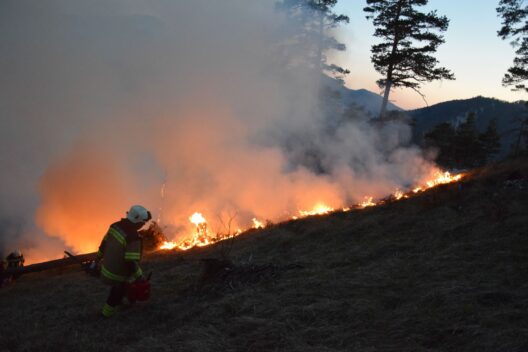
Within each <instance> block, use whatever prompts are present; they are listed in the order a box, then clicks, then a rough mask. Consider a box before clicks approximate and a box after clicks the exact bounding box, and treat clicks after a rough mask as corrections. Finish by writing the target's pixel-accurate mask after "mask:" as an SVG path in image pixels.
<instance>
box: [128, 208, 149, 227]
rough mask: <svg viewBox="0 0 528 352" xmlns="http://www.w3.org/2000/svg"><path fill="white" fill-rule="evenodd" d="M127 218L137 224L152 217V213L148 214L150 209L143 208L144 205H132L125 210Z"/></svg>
mask: <svg viewBox="0 0 528 352" xmlns="http://www.w3.org/2000/svg"><path fill="white" fill-rule="evenodd" d="M127 219H128V220H130V221H131V222H133V223H134V224H137V223H140V222H147V221H149V220H150V219H152V215H150V211H148V210H147V209H145V207H143V206H141V205H133V206H131V207H130V210H129V211H127Z"/></svg>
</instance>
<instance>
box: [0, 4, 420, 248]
mask: <svg viewBox="0 0 528 352" xmlns="http://www.w3.org/2000/svg"><path fill="white" fill-rule="evenodd" d="M0 7H1V10H0V17H1V18H0V20H1V21H0V67H1V70H2V72H5V73H6V76H5V77H3V79H2V83H1V86H0V90H1V91H0V93H1V94H0V96H1V98H0V99H2V101H1V104H0V109H1V110H0V114H1V119H2V121H1V129H0V144H1V147H0V158H1V159H0V161H1V162H2V165H3V166H4V172H3V173H2V176H1V182H2V190H1V196H0V219H2V221H3V222H4V223H5V226H4V228H3V230H2V235H1V237H0V238H2V239H3V241H4V248H3V249H4V250H8V249H10V248H13V247H16V246H18V247H21V248H22V249H24V250H27V249H30V248H32V250H33V252H32V253H34V256H35V258H36V257H37V254H36V253H39V252H42V253H43V252H45V253H46V255H44V256H47V257H52V256H56V255H58V254H59V253H61V251H62V250H63V249H64V246H68V247H71V248H73V249H75V250H77V251H92V250H95V249H96V246H97V245H98V242H99V240H100V239H101V237H102V235H103V234H104V232H105V230H106V227H107V226H108V225H109V224H110V223H111V222H113V221H115V220H117V219H118V218H119V217H121V216H123V215H124V213H125V211H126V209H127V208H128V206H130V205H131V204H133V203H140V204H144V205H145V206H147V207H149V208H150V209H152V211H153V213H154V216H155V217H157V215H159V214H156V213H157V212H159V209H162V210H163V214H162V224H161V225H162V226H164V227H165V229H166V230H167V234H168V235H170V236H174V237H175V238H178V237H179V238H181V237H182V236H185V235H187V234H188V230H189V229H188V217H189V215H191V214H192V213H193V212H195V211H200V212H202V213H204V215H205V216H206V218H208V219H210V220H212V221H211V222H212V226H213V228H214V227H215V226H216V227H217V228H218V227H219V226H220V225H219V221H216V224H215V219H218V218H222V217H227V216H229V215H230V214H234V213H236V214H237V217H236V226H240V227H246V226H248V225H249V224H250V223H251V219H252V218H253V217H257V218H259V219H269V220H272V221H277V220H282V219H284V218H287V217H289V216H291V215H294V214H295V213H296V212H297V211H298V210H300V209H311V207H313V206H314V205H315V204H316V203H318V202H324V203H326V204H327V205H329V206H332V207H340V206H346V205H347V204H351V203H352V202H355V201H358V200H360V199H361V198H362V197H363V196H365V195H371V196H383V195H386V194H388V193H390V192H392V191H394V190H395V189H396V188H398V187H402V186H404V185H407V184H409V183H412V182H413V181H415V180H417V179H418V178H420V177H422V176H423V174H424V172H425V171H426V170H428V169H429V168H430V165H429V164H428V163H427V162H426V161H424V160H423V159H422V158H421V157H420V154H419V153H418V152H417V151H416V150H414V149H412V148H404V147H401V145H402V143H404V142H405V141H406V140H408V137H409V136H408V131H407V130H406V128H405V127H402V126H400V125H397V124H394V125H392V126H386V127H385V128H384V129H381V130H380V129H378V128H372V126H371V125H370V124H368V123H367V122H365V121H363V120H361V119H354V120H351V121H344V120H340V119H337V120H339V123H335V124H332V123H329V120H331V119H329V116H328V115H329V113H328V111H327V110H325V108H324V107H321V106H320V105H319V103H320V101H321V100H320V99H319V93H320V82H321V79H320V77H319V76H318V75H315V74H313V73H310V72H311V71H309V70H305V69H301V68H293V67H292V66H291V65H285V64H284V63H285V62H290V63H291V61H288V60H285V58H284V57H283V56H282V55H283V54H282V53H283V50H282V49H283V48H284V45H287V44H288V41H289V40H290V38H289V37H288V36H287V35H286V33H288V35H289V34H290V33H291V30H292V29H291V28H288V21H287V20H286V18H285V17H284V15H282V14H280V13H278V12H277V11H276V10H275V6H274V1H271V0H270V1H261V0H253V1H250V0H225V1H209V0H193V1H184V0H170V1H169V0H165V1H163V0H156V1H149V2H145V1H139V0H137V1H136V0H116V1H108V0H105V1H90V2H86V1H80V0H79V1H76V0H73V1H72V0H49V1H46V2H45V4H43V3H42V4H41V3H36V2H34V1H23V0H17V1H4V2H2V4H1V5H0ZM295 54H296V55H300V56H302V55H303V53H302V52H299V53H295ZM289 55H291V53H289ZM333 111H335V113H338V112H339V109H338V108H337V109H334V110H333ZM329 130H330V131H329ZM314 153H315V157H314V159H315V160H316V162H317V163H318V164H319V167H313V165H311V163H310V162H306V160H308V159H309V157H307V156H309V155H313V154H314ZM162 184H165V194H164V197H163V198H162V197H161V196H160V189H161V186H162ZM8 225H9V226H8ZM30 239H31V241H30ZM57 239H59V240H57ZM6 242H7V243H6ZM1 250H2V248H1V247H0V251H1ZM39 258H40V257H39Z"/></svg>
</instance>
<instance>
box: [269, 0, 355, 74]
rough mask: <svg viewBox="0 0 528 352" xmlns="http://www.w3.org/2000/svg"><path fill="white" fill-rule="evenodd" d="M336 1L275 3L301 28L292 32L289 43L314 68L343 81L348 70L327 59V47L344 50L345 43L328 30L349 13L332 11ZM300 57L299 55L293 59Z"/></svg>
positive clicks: (342, 20) (312, 0)
mask: <svg viewBox="0 0 528 352" xmlns="http://www.w3.org/2000/svg"><path fill="white" fill-rule="evenodd" d="M336 4H337V0H282V1H280V2H279V3H278V4H277V7H278V9H279V10H282V11H285V12H286V13H287V15H288V17H289V19H290V20H291V21H292V22H293V23H294V27H295V28H300V29H301V30H300V31H299V32H298V33H296V34H295V36H294V38H290V39H293V43H292V41H289V42H288V45H295V46H297V47H300V48H302V51H303V52H306V53H307V55H306V57H305V58H303V59H304V60H307V61H308V64H309V66H311V68H313V69H320V70H321V71H326V72H329V73H330V74H331V75H333V76H334V77H336V78H338V79H340V80H342V79H343V77H344V75H346V74H348V73H349V71H348V70H347V69H345V68H343V67H340V66H338V65H335V64H331V63H329V62H328V58H327V56H326V52H327V51H328V50H332V49H333V50H338V51H344V50H346V46H345V44H343V43H341V42H339V41H338V40H337V39H336V38H335V37H333V36H332V35H331V34H330V33H329V31H330V30H332V29H334V28H336V27H337V26H339V25H340V24H343V23H348V22H349V21H350V19H349V18H348V16H345V15H339V14H336V13H334V12H333V7H334V6H335V5H336ZM295 59H296V60H299V58H295Z"/></svg>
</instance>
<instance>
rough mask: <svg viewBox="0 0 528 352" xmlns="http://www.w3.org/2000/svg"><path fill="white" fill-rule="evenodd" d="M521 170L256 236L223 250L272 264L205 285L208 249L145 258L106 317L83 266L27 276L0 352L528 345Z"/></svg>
mask: <svg viewBox="0 0 528 352" xmlns="http://www.w3.org/2000/svg"><path fill="white" fill-rule="evenodd" d="M512 170H521V171H520V172H521V174H522V177H524V181H522V182H520V184H522V185H524V188H523V189H520V188H519V183H518V184H516V185H511V184H510V185H509V184H508V182H506V179H507V177H508V176H510V175H512ZM527 177H528V162H527V161H526V160H524V161H517V162H516V163H514V164H509V165H501V166H498V167H495V168H493V169H490V170H486V171H484V172H482V173H481V175H479V176H478V177H475V178H474V179H473V180H471V181H467V182H465V183H464V184H463V185H462V187H461V188H460V187H459V186H458V185H449V186H443V187H440V188H437V189H435V190H432V191H430V192H427V193H425V194H422V195H420V196H418V197H415V198H413V199H409V200H404V201H400V202H397V203H393V204H388V205H385V206H381V207H377V208H370V209H366V210H363V211H358V212H349V213H336V214H333V215H330V216H324V217H312V218H307V219H303V220H299V221H293V222H289V223H285V224H282V225H276V226H274V227H273V228H269V229H265V230H261V231H254V232H252V233H250V234H247V235H245V236H243V237H242V238H238V239H237V240H236V241H235V242H234V245H233V248H232V251H231V258H232V259H233V261H234V262H235V263H237V264H238V265H240V266H241V267H244V268H251V265H263V264H273V266H272V267H268V269H267V270H264V271H263V272H261V273H264V274H263V275H261V276H258V275H257V274H254V275H249V274H246V275H240V276H236V275H232V276H231V277H230V279H229V280H227V281H219V280H217V281H212V282H209V283H208V284H203V285H202V284H200V281H199V277H200V273H201V270H202V264H201V262H200V261H199V260H198V259H199V258H205V257H215V256H218V254H219V250H220V248H219V247H216V248H215V247H210V248H201V249H197V250H194V251H191V252H186V253H185V254H183V255H182V254H180V253H176V252H173V253H158V254H152V255H150V256H149V257H148V258H147V259H146V261H145V263H144V267H145V269H146V270H147V271H148V270H152V271H153V272H154V276H153V279H152V280H153V287H154V291H153V297H152V299H151V301H149V302H148V303H146V304H137V305H135V306H133V307H131V308H128V309H126V310H124V311H122V312H120V313H119V314H118V315H117V316H115V317H114V318H113V319H111V320H102V319H100V318H98V316H97V314H98V312H99V309H100V308H101V305H102V304H103V302H104V300H105V297H106V294H107V287H105V286H103V285H102V284H101V283H100V282H98V281H97V280H95V279H93V278H91V277H89V276H87V275H85V274H84V273H82V272H79V271H77V270H75V269H74V268H70V269H67V270H65V271H63V272H62V273H60V275H58V274H59V273H57V272H48V273H42V274H32V275H27V276H24V277H22V278H21V279H20V280H19V281H18V282H17V283H16V284H15V285H13V286H11V287H8V288H4V289H1V290H0V316H1V317H2V319H1V320H0V351H4V350H5V351H25V350H31V351H61V350H65V351H66V350H68V351H72V350H73V351H77V350H82V351H121V350H123V351H146V350H149V351H527V350H528V313H527V312H528V280H527V277H528V276H527V272H528V218H527V216H526V209H528V197H527V195H528V181H527ZM291 264H298V265H291ZM270 268H271V269H270ZM248 277H249V280H248ZM248 281H250V282H248Z"/></svg>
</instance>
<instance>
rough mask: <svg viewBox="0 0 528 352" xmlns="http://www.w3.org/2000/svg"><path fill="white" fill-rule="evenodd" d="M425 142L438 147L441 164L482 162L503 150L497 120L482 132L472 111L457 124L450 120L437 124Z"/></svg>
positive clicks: (457, 165) (453, 165) (463, 166)
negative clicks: (454, 124)
mask: <svg viewBox="0 0 528 352" xmlns="http://www.w3.org/2000/svg"><path fill="white" fill-rule="evenodd" d="M424 144H425V147H426V148H428V149H433V150H436V152H437V153H438V154H437V157H436V162H437V163H438V164H439V165H440V166H443V167H445V168H454V169H466V168H472V167H478V166H483V165H485V164H487V163H488V162H489V161H491V160H493V158H494V157H495V156H496V155H497V154H498V153H499V152H500V150H501V143H500V136H499V133H498V131H497V120H496V119H493V120H491V121H490V123H489V124H488V127H487V128H486V130H485V131H484V132H482V133H479V131H478V129H477V126H476V119H475V113H469V114H468V116H467V118H466V120H465V121H464V122H463V123H461V124H459V125H458V126H453V125H452V124H451V123H449V122H443V123H440V124H438V125H436V126H435V127H434V128H433V129H432V130H431V131H429V132H428V133H426V134H425V135H424Z"/></svg>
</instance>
